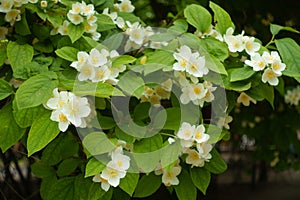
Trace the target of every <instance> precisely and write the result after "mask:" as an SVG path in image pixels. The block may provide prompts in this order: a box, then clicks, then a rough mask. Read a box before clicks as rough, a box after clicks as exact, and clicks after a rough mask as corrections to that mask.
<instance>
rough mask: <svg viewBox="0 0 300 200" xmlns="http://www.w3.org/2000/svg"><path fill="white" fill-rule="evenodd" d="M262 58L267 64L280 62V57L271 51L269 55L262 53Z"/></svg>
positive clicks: (265, 52)
mask: <svg viewBox="0 0 300 200" xmlns="http://www.w3.org/2000/svg"><path fill="white" fill-rule="evenodd" d="M262 57H263V58H264V59H265V61H266V62H267V63H268V64H273V62H274V61H275V60H277V61H281V59H280V56H279V54H278V52H277V51H271V53H269V52H267V51H264V52H263V54H262Z"/></svg>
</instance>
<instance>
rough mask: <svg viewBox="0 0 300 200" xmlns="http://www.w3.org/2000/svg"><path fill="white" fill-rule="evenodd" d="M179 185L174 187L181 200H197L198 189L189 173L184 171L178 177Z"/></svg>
mask: <svg viewBox="0 0 300 200" xmlns="http://www.w3.org/2000/svg"><path fill="white" fill-rule="evenodd" d="M178 179H179V185H176V186H174V188H175V192H176V194H177V197H178V199H179V200H196V198H197V189H196V187H195V186H194V184H193V182H192V179H191V177H190V175H189V173H188V172H187V171H185V170H182V171H181V173H180V174H179V176H178Z"/></svg>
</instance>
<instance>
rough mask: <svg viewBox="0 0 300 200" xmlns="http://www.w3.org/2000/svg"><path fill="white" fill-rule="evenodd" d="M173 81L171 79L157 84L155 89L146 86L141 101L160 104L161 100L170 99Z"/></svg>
mask: <svg viewBox="0 0 300 200" xmlns="http://www.w3.org/2000/svg"><path fill="white" fill-rule="evenodd" d="M172 85H173V82H172V80H171V79H168V80H166V81H165V82H163V83H161V84H159V85H157V86H156V87H155V88H154V89H152V88H150V87H148V86H145V87H144V92H143V94H142V97H141V102H150V103H151V104H152V105H155V104H160V100H162V99H169V98H170V95H171V90H172Z"/></svg>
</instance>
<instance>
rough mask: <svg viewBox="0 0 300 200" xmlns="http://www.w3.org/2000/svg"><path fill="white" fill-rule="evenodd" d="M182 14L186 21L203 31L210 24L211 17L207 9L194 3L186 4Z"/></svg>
mask: <svg viewBox="0 0 300 200" xmlns="http://www.w3.org/2000/svg"><path fill="white" fill-rule="evenodd" d="M184 16H185V18H186V20H187V22H188V23H189V24H191V25H193V26H194V27H195V28H197V29H198V30H199V31H201V32H202V33H204V32H205V31H207V30H208V28H209V27H210V25H211V22H212V18H211V15H210V13H209V12H208V10H206V9H205V8H204V7H202V6H200V5H196V4H191V5H188V6H187V7H186V8H185V9H184Z"/></svg>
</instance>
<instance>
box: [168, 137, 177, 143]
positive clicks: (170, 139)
mask: <svg viewBox="0 0 300 200" xmlns="http://www.w3.org/2000/svg"><path fill="white" fill-rule="evenodd" d="M175 141H176V140H175V139H174V138H172V137H169V138H168V143H169V144H173V143H174V142H175Z"/></svg>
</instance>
